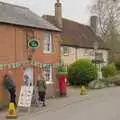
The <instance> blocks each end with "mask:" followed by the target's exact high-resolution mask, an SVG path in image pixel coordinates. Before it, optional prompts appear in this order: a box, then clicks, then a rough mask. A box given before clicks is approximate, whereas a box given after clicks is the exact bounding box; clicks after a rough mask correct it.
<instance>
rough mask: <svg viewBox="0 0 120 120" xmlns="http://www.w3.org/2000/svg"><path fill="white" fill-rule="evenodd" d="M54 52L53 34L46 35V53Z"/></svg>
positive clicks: (46, 33) (47, 33)
mask: <svg viewBox="0 0 120 120" xmlns="http://www.w3.org/2000/svg"><path fill="white" fill-rule="evenodd" d="M51 52H52V35H51V32H45V33H44V53H51Z"/></svg>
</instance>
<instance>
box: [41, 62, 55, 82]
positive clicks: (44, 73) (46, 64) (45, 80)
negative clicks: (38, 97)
mask: <svg viewBox="0 0 120 120" xmlns="http://www.w3.org/2000/svg"><path fill="white" fill-rule="evenodd" d="M46 65H50V80H49V81H47V80H46V78H45V74H46V73H45V70H44V68H45V66H46ZM43 74H44V79H45V81H46V84H52V83H53V81H52V74H53V72H52V65H51V64H44V67H43Z"/></svg>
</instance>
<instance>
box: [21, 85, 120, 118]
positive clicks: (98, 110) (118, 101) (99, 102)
mask: <svg viewBox="0 0 120 120" xmlns="http://www.w3.org/2000/svg"><path fill="white" fill-rule="evenodd" d="M95 94H97V97H91V98H90V99H86V100H84V101H76V102H74V103H71V104H69V105H68V106H64V107H61V108H59V109H54V110H50V111H48V112H43V113H41V112H40V113H39V112H37V113H35V114H31V115H29V116H27V117H23V118H19V120H48V119H49V120H120V88H118V87H117V88H110V89H107V90H106V89H105V90H102V91H101V92H100V91H98V93H97V92H96V93H95ZM76 99H78V97H76Z"/></svg>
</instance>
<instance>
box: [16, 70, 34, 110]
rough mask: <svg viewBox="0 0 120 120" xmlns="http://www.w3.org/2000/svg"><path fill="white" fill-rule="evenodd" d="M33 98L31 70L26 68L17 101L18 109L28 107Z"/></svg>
mask: <svg viewBox="0 0 120 120" xmlns="http://www.w3.org/2000/svg"><path fill="white" fill-rule="evenodd" d="M32 96H33V69H32V68H26V69H25V70H24V74H23V85H22V86H21V91H20V96H19V100H18V106H19V107H28V108H29V107H30V106H31V101H32Z"/></svg>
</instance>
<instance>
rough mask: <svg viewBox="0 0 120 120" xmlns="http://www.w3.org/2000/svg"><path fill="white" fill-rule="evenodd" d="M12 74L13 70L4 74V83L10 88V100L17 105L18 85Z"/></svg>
mask: <svg viewBox="0 0 120 120" xmlns="http://www.w3.org/2000/svg"><path fill="white" fill-rule="evenodd" d="M11 74H12V72H11V71H9V72H8V73H7V74H5V75H4V78H3V84H4V87H5V88H6V89H7V90H8V92H9V94H10V102H12V103H14V105H15V107H16V94H15V93H16V86H15V83H14V81H13V79H12V76H11Z"/></svg>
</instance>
